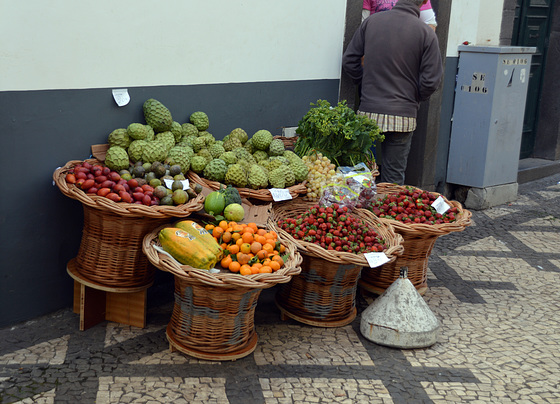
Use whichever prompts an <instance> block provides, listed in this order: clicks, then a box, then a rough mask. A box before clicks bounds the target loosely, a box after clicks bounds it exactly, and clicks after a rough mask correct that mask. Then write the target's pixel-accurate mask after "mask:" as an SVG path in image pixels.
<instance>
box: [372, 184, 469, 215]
mask: <svg viewBox="0 0 560 404" xmlns="http://www.w3.org/2000/svg"><path fill="white" fill-rule="evenodd" d="M437 198H438V195H436V194H434V193H432V192H428V191H423V190H419V189H417V188H414V187H406V186H405V187H404V189H402V190H400V191H398V192H392V193H389V194H386V195H384V196H382V197H381V198H379V199H377V200H376V201H375V203H373V204H372V206H371V208H370V209H369V210H371V211H372V212H373V214H375V215H376V216H378V217H380V218H386V219H393V220H397V221H399V222H402V223H405V224H413V223H423V224H442V223H453V222H455V221H456V220H457V217H456V215H457V214H458V212H459V211H458V209H457V207H455V206H453V207H451V208H450V209H449V210H448V211H446V212H445V213H443V214H441V213H438V212H437V211H436V209H434V207H433V206H432V203H433V202H434V201H435V200H436V199H437Z"/></svg>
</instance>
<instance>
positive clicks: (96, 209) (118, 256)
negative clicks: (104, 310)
mask: <svg viewBox="0 0 560 404" xmlns="http://www.w3.org/2000/svg"><path fill="white" fill-rule="evenodd" d="M87 161H88V162H89V163H91V164H98V163H99V161H98V160H94V159H90V160H87ZM79 163H82V161H78V160H75V161H70V162H68V163H67V164H66V165H65V166H64V167H60V168H58V169H56V170H55V172H54V174H53V179H54V182H55V183H56V185H57V186H58V188H59V189H60V191H61V192H62V193H63V194H64V195H66V196H68V197H70V198H72V199H76V200H78V201H80V202H81V203H82V205H83V210H84V227H83V232H82V240H81V244H80V248H79V251H78V255H77V256H76V271H77V272H78V273H79V274H80V275H81V276H83V277H84V278H86V279H88V280H91V281H93V282H95V283H98V284H100V285H104V286H108V287H119V288H136V287H139V286H144V285H147V284H149V283H151V282H152V281H153V278H154V274H155V268H154V267H153V266H152V265H150V263H149V262H148V260H147V259H146V256H145V255H144V254H143V253H142V240H143V238H144V236H145V235H146V233H148V232H150V231H151V230H153V229H154V228H156V227H158V226H160V225H162V224H164V223H168V222H169V221H171V220H172V219H173V218H183V217H187V216H189V215H190V214H191V213H193V212H196V211H198V210H200V209H201V208H202V206H203V202H204V197H203V196H202V194H201V195H199V196H198V197H197V198H196V199H194V200H191V201H189V202H188V203H186V204H183V205H179V206H145V205H139V204H134V203H125V202H118V203H117V202H113V201H111V200H110V199H108V198H105V197H100V196H97V195H90V194H86V193H85V192H84V191H82V190H81V189H79V188H78V187H76V186H75V185H72V184H68V183H66V179H65V177H66V174H67V173H68V172H69V171H71V170H72V168H73V167H75V166H76V165H77V164H79Z"/></svg>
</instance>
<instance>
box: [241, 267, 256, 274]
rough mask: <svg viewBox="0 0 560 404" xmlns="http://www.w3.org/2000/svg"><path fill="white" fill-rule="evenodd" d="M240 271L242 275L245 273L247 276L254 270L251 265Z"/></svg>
mask: <svg viewBox="0 0 560 404" xmlns="http://www.w3.org/2000/svg"><path fill="white" fill-rule="evenodd" d="M239 273H240V274H241V275H245V276H246V275H251V274H252V273H253V271H251V267H248V268H246V267H245V268H243V269H242V270H240V271H239Z"/></svg>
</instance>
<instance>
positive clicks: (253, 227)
mask: <svg viewBox="0 0 560 404" xmlns="http://www.w3.org/2000/svg"><path fill="white" fill-rule="evenodd" d="M247 227H250V228H251V229H253V233H256V232H257V231H258V230H259V227H258V226H257V224H256V223H255V222H250V223H247Z"/></svg>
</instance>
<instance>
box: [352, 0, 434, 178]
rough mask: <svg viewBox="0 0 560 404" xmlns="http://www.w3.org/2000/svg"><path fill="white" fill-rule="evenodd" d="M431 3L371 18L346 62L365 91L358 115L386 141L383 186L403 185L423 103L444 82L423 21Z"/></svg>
mask: <svg viewBox="0 0 560 404" xmlns="http://www.w3.org/2000/svg"><path fill="white" fill-rule="evenodd" d="M426 1H427V0H399V1H398V2H397V4H395V6H394V7H393V8H392V9H391V10H389V11H385V12H383V13H376V14H373V15H371V16H370V17H368V18H366V20H365V21H364V22H363V23H362V25H361V26H360V28H359V29H358V30H357V31H356V33H355V34H354V36H353V38H352V40H351V41H350V44H349V45H348V47H347V49H346V51H345V52H344V55H343V57H342V68H343V70H344V72H345V73H346V74H347V75H348V76H349V77H350V78H351V79H352V80H353V81H354V83H356V84H360V85H361V97H360V106H359V108H358V113H359V114H363V115H366V116H368V117H369V118H370V119H373V120H375V121H376V122H377V125H378V126H379V128H380V129H381V130H382V131H383V133H384V135H385V140H384V141H383V142H382V143H381V164H380V176H379V180H378V181H379V182H389V183H395V184H398V185H403V184H404V173H405V170H406V164H407V159H408V154H409V152H410V145H411V143H412V133H413V132H414V130H415V129H416V116H417V113H418V108H419V107H420V101H424V100H427V99H428V98H429V97H430V96H431V95H432V94H433V93H434V91H436V90H437V88H438V87H439V84H440V82H441V77H442V74H443V68H442V62H441V54H440V51H439V44H438V40H437V37H436V34H435V33H434V31H433V30H432V29H431V28H430V27H428V26H427V25H426V24H425V23H423V22H422V21H421V20H420V18H419V16H420V6H421V5H422V4H424V3H426ZM362 57H363V65H362Z"/></svg>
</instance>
